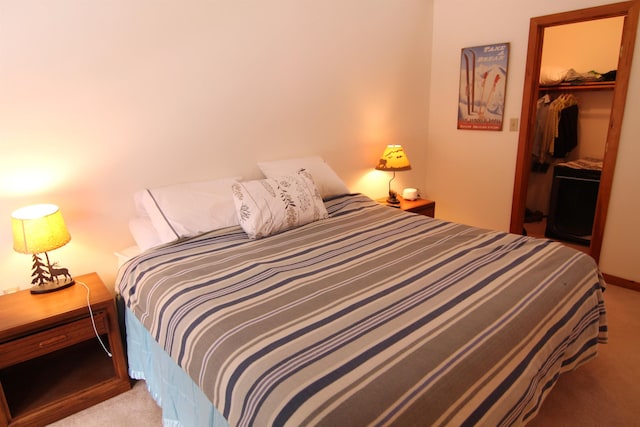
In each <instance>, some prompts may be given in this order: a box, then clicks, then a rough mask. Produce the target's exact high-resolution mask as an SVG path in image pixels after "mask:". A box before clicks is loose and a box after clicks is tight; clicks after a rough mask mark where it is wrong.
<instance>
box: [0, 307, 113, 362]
mask: <svg viewBox="0 0 640 427" xmlns="http://www.w3.org/2000/svg"><path fill="white" fill-rule="evenodd" d="M94 319H95V323H96V329H97V330H98V333H99V334H106V333H108V332H109V328H108V326H107V324H108V322H107V314H106V313H105V312H97V313H94ZM92 337H95V333H94V330H93V325H92V324H91V318H90V317H86V318H84V319H80V320H76V321H74V322H70V323H65V324H61V325H58V326H56V327H54V328H51V329H47V330H45V331H42V332H38V333H35V334H33V335H29V336H26V337H24V338H18V339H15V340H12V341H7V342H5V343H2V344H0V369H3V368H5V367H7V366H11V365H14V364H16V363H20V362H24V361H26V360H30V359H33V358H36V357H39V356H42V355H44V354H47V353H51V352H53V351H56V350H60V349H62V348H66V347H69V346H70V345H73V344H77V343H79V342H82V341H86V340H89V339H91V338H92Z"/></svg>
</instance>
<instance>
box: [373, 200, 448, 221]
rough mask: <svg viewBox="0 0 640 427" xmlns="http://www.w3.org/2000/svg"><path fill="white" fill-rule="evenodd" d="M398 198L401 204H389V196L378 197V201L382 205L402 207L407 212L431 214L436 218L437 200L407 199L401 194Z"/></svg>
mask: <svg viewBox="0 0 640 427" xmlns="http://www.w3.org/2000/svg"><path fill="white" fill-rule="evenodd" d="M397 197H398V200H400V204H399V205H389V204H387V198H386V197H382V198H380V199H376V202H378V203H380V204H381V205H385V206H389V207H392V208H396V209H401V210H403V211H407V212H413V213H417V214H420V215H425V216H430V217H431V218H434V216H435V214H436V202H434V201H433V200H427V199H416V200H405V199H403V198H402V197H400V196H397Z"/></svg>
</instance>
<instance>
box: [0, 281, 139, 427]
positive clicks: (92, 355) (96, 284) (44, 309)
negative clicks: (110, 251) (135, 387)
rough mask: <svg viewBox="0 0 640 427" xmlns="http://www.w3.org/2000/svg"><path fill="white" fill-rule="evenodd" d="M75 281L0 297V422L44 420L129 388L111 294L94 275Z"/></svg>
mask: <svg viewBox="0 0 640 427" xmlns="http://www.w3.org/2000/svg"><path fill="white" fill-rule="evenodd" d="M75 281H76V284H75V285H73V286H71V287H69V288H67V289H63V290H60V291H56V292H51V293H47V294H39V295H33V294H31V293H30V292H29V290H24V291H19V292H16V293H13V294H8V295H3V296H1V297H0V426H7V425H8V426H22V425H29V426H38V425H45V424H48V423H51V422H53V421H56V420H59V419H61V418H64V417H66V416H68V415H70V414H72V413H74V412H77V411H80V410H82V409H85V408H88V407H90V406H92V405H94V404H96V403H98V402H101V401H103V400H106V399H108V398H110V397H113V396H115V395H117V394H119V393H122V392H124V391H127V390H129V389H130V388H131V382H130V380H129V376H128V375H127V363H126V359H125V356H124V352H123V346H122V338H121V336H120V328H119V326H118V317H117V314H116V307H115V301H114V298H113V296H112V294H111V293H110V292H109V291H108V290H107V288H106V287H105V285H104V283H102V280H100V277H98V275H97V274H96V273H91V274H87V275H83V276H77V277H75ZM78 282H82V283H85V284H86V285H87V286H88V287H89V289H90V290H91V293H90V301H91V309H92V310H93V314H94V320H95V326H96V329H97V330H98V333H99V335H100V337H101V338H102V341H103V342H104V344H105V345H106V346H107V349H108V350H109V351H110V352H111V354H112V357H109V356H108V355H107V354H106V352H105V351H104V350H103V348H102V346H101V345H100V342H99V341H98V339H97V338H96V336H95V332H94V329H93V324H92V322H91V317H90V315H89V309H88V307H87V289H86V288H85V287H84V286H82V284H81V283H78Z"/></svg>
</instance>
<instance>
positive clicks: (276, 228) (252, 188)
mask: <svg viewBox="0 0 640 427" xmlns="http://www.w3.org/2000/svg"><path fill="white" fill-rule="evenodd" d="M231 192H232V193H233V200H234V203H235V207H236V212H237V214H238V220H239V221H240V226H241V227H242V229H243V230H244V231H245V232H246V233H247V235H248V236H249V238H251V239H261V238H263V237H267V236H270V235H272V234H276V233H279V232H281V231H285V230H289V229H292V228H296V227H300V226H302V225H305V224H309V223H311V222H314V221H318V220H321V219H324V218H327V217H328V214H327V209H326V208H325V206H324V203H323V202H322V197H321V196H320V192H319V191H318V188H317V187H316V185H315V183H314V182H313V177H312V176H311V174H310V173H309V172H307V171H306V170H304V169H301V170H299V171H298V172H297V173H295V174H293V175H286V176H281V177H279V178H270V179H259V180H253V181H243V182H236V183H234V184H233V185H232V187H231Z"/></svg>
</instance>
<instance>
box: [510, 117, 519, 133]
mask: <svg viewBox="0 0 640 427" xmlns="http://www.w3.org/2000/svg"><path fill="white" fill-rule="evenodd" d="M518 124H519V123H518V118H517V117H512V118H511V119H509V132H518Z"/></svg>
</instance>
